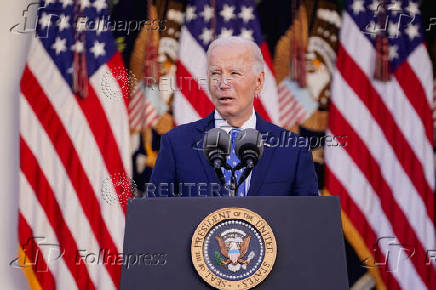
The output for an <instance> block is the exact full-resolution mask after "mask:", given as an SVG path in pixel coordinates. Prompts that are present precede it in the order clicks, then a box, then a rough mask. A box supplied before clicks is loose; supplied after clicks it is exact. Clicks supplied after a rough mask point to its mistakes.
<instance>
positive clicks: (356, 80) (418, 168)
mask: <svg viewBox="0 0 436 290" xmlns="http://www.w3.org/2000/svg"><path fill="white" fill-rule="evenodd" d="M337 68H338V70H339V71H340V72H341V75H342V77H343V78H344V80H345V81H346V82H347V83H348V85H349V86H350V87H351V88H352V89H353V91H354V92H355V93H356V95H357V96H358V97H359V98H360V99H361V100H362V102H363V103H364V104H365V106H366V107H367V108H368V110H369V111H370V113H371V115H372V116H373V118H374V120H375V121H376V122H377V123H378V125H379V127H380V128H381V129H382V130H383V134H384V135H385V137H386V139H387V141H388V142H389V143H390V144H391V146H392V148H393V150H394V153H395V155H396V156H397V159H398V161H399V162H400V164H401V165H402V167H403V169H404V171H405V172H406V174H407V175H408V176H409V178H410V180H411V181H412V183H413V185H414V186H415V188H416V190H417V191H418V193H419V194H420V196H421V198H422V200H423V201H424V203H425V204H426V205H427V214H428V216H429V217H430V219H431V220H433V219H434V196H433V191H432V190H431V188H430V186H429V184H428V183H427V180H426V178H425V175H424V168H423V167H422V164H421V163H420V162H419V160H418V159H417V157H416V154H415V153H414V151H413V150H412V148H411V147H410V145H409V144H408V143H407V141H406V140H405V138H404V135H403V133H402V132H401V130H400V128H398V126H397V124H396V123H395V121H394V120H393V118H392V115H391V113H390V111H389V110H388V109H387V108H386V106H385V104H384V103H383V102H382V100H381V97H380V96H379V95H378V93H377V92H376V91H375V89H374V88H373V87H372V85H371V82H370V81H369V80H368V78H367V77H366V75H365V74H364V73H363V72H362V70H361V69H360V67H359V66H358V65H357V64H356V63H355V62H354V60H353V59H352V58H351V57H350V55H349V54H348V53H347V51H346V50H345V49H344V48H343V46H342V45H339V48H338V58H337Z"/></svg>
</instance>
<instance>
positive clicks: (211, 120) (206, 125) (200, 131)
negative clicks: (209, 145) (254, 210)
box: [194, 111, 228, 195]
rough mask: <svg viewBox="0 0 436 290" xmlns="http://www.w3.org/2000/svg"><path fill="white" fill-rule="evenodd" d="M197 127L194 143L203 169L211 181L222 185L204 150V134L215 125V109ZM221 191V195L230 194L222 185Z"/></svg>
mask: <svg viewBox="0 0 436 290" xmlns="http://www.w3.org/2000/svg"><path fill="white" fill-rule="evenodd" d="M195 127H196V129H197V134H195V135H194V142H195V143H194V144H197V145H196V146H195V147H196V150H197V154H198V158H199V159H200V162H201V165H202V167H203V170H204V172H205V173H206V176H207V180H208V182H209V183H217V184H219V185H220V186H221V183H220V181H219V180H218V177H217V176H216V174H215V171H214V169H213V167H212V166H210V164H209V162H208V160H207V159H206V156H205V155H204V153H203V150H202V148H203V138H204V134H205V133H206V132H207V131H209V130H210V129H212V128H214V127H215V111H212V113H210V114H209V115H208V116H207V117H206V118H204V119H202V120H201V121H200V122H198V123H197V124H196V126H195ZM220 193H221V195H228V193H227V191H226V190H225V189H224V188H223V187H222V186H221V191H220Z"/></svg>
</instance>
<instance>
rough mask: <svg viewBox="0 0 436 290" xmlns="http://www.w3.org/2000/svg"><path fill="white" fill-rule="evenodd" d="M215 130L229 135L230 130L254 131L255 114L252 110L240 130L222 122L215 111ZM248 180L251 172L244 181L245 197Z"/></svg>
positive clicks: (248, 186) (248, 185) (224, 121)
mask: <svg viewBox="0 0 436 290" xmlns="http://www.w3.org/2000/svg"><path fill="white" fill-rule="evenodd" d="M215 128H221V129H223V130H225V131H226V132H227V134H229V133H230V130H232V129H241V130H243V129H247V128H253V129H256V114H255V113H254V109H253V113H252V114H251V117H250V118H249V119H248V120H247V121H245V122H244V124H242V126H241V127H240V128H234V127H232V126H231V125H230V124H229V123H227V121H226V120H224V119H223V118H222V117H221V115H220V113H219V112H218V111H217V110H215ZM250 180H251V172H250V175H248V177H247V179H245V195H247V193H248V189H249V188H250Z"/></svg>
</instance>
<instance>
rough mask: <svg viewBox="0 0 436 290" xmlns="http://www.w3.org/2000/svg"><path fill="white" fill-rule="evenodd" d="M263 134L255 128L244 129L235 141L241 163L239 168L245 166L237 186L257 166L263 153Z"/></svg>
mask: <svg viewBox="0 0 436 290" xmlns="http://www.w3.org/2000/svg"><path fill="white" fill-rule="evenodd" d="M263 145H264V144H263V139H262V134H260V132H259V131H257V130H256V129H253V128H247V129H245V130H242V131H241V132H240V133H239V135H238V137H237V138H236V141H235V151H236V155H237V156H238V158H239V160H240V163H239V165H238V167H239V168H238V169H241V168H243V167H245V169H244V172H243V173H242V174H241V177H240V178H239V182H238V185H237V187H239V186H240V185H241V184H242V183H243V182H244V180H245V179H246V178H247V177H248V175H250V172H251V170H253V168H254V166H256V164H257V162H258V161H259V159H260V157H262V154H263Z"/></svg>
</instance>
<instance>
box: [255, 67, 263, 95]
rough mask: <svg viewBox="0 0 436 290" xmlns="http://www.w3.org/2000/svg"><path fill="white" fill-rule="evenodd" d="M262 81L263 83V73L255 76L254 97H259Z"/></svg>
mask: <svg viewBox="0 0 436 290" xmlns="http://www.w3.org/2000/svg"><path fill="white" fill-rule="evenodd" d="M264 81H265V72H263V71H261V72H260V73H258V74H257V77H256V87H255V89H254V93H255V96H258V95H260V92H261V91H262V88H263V83H264Z"/></svg>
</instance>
